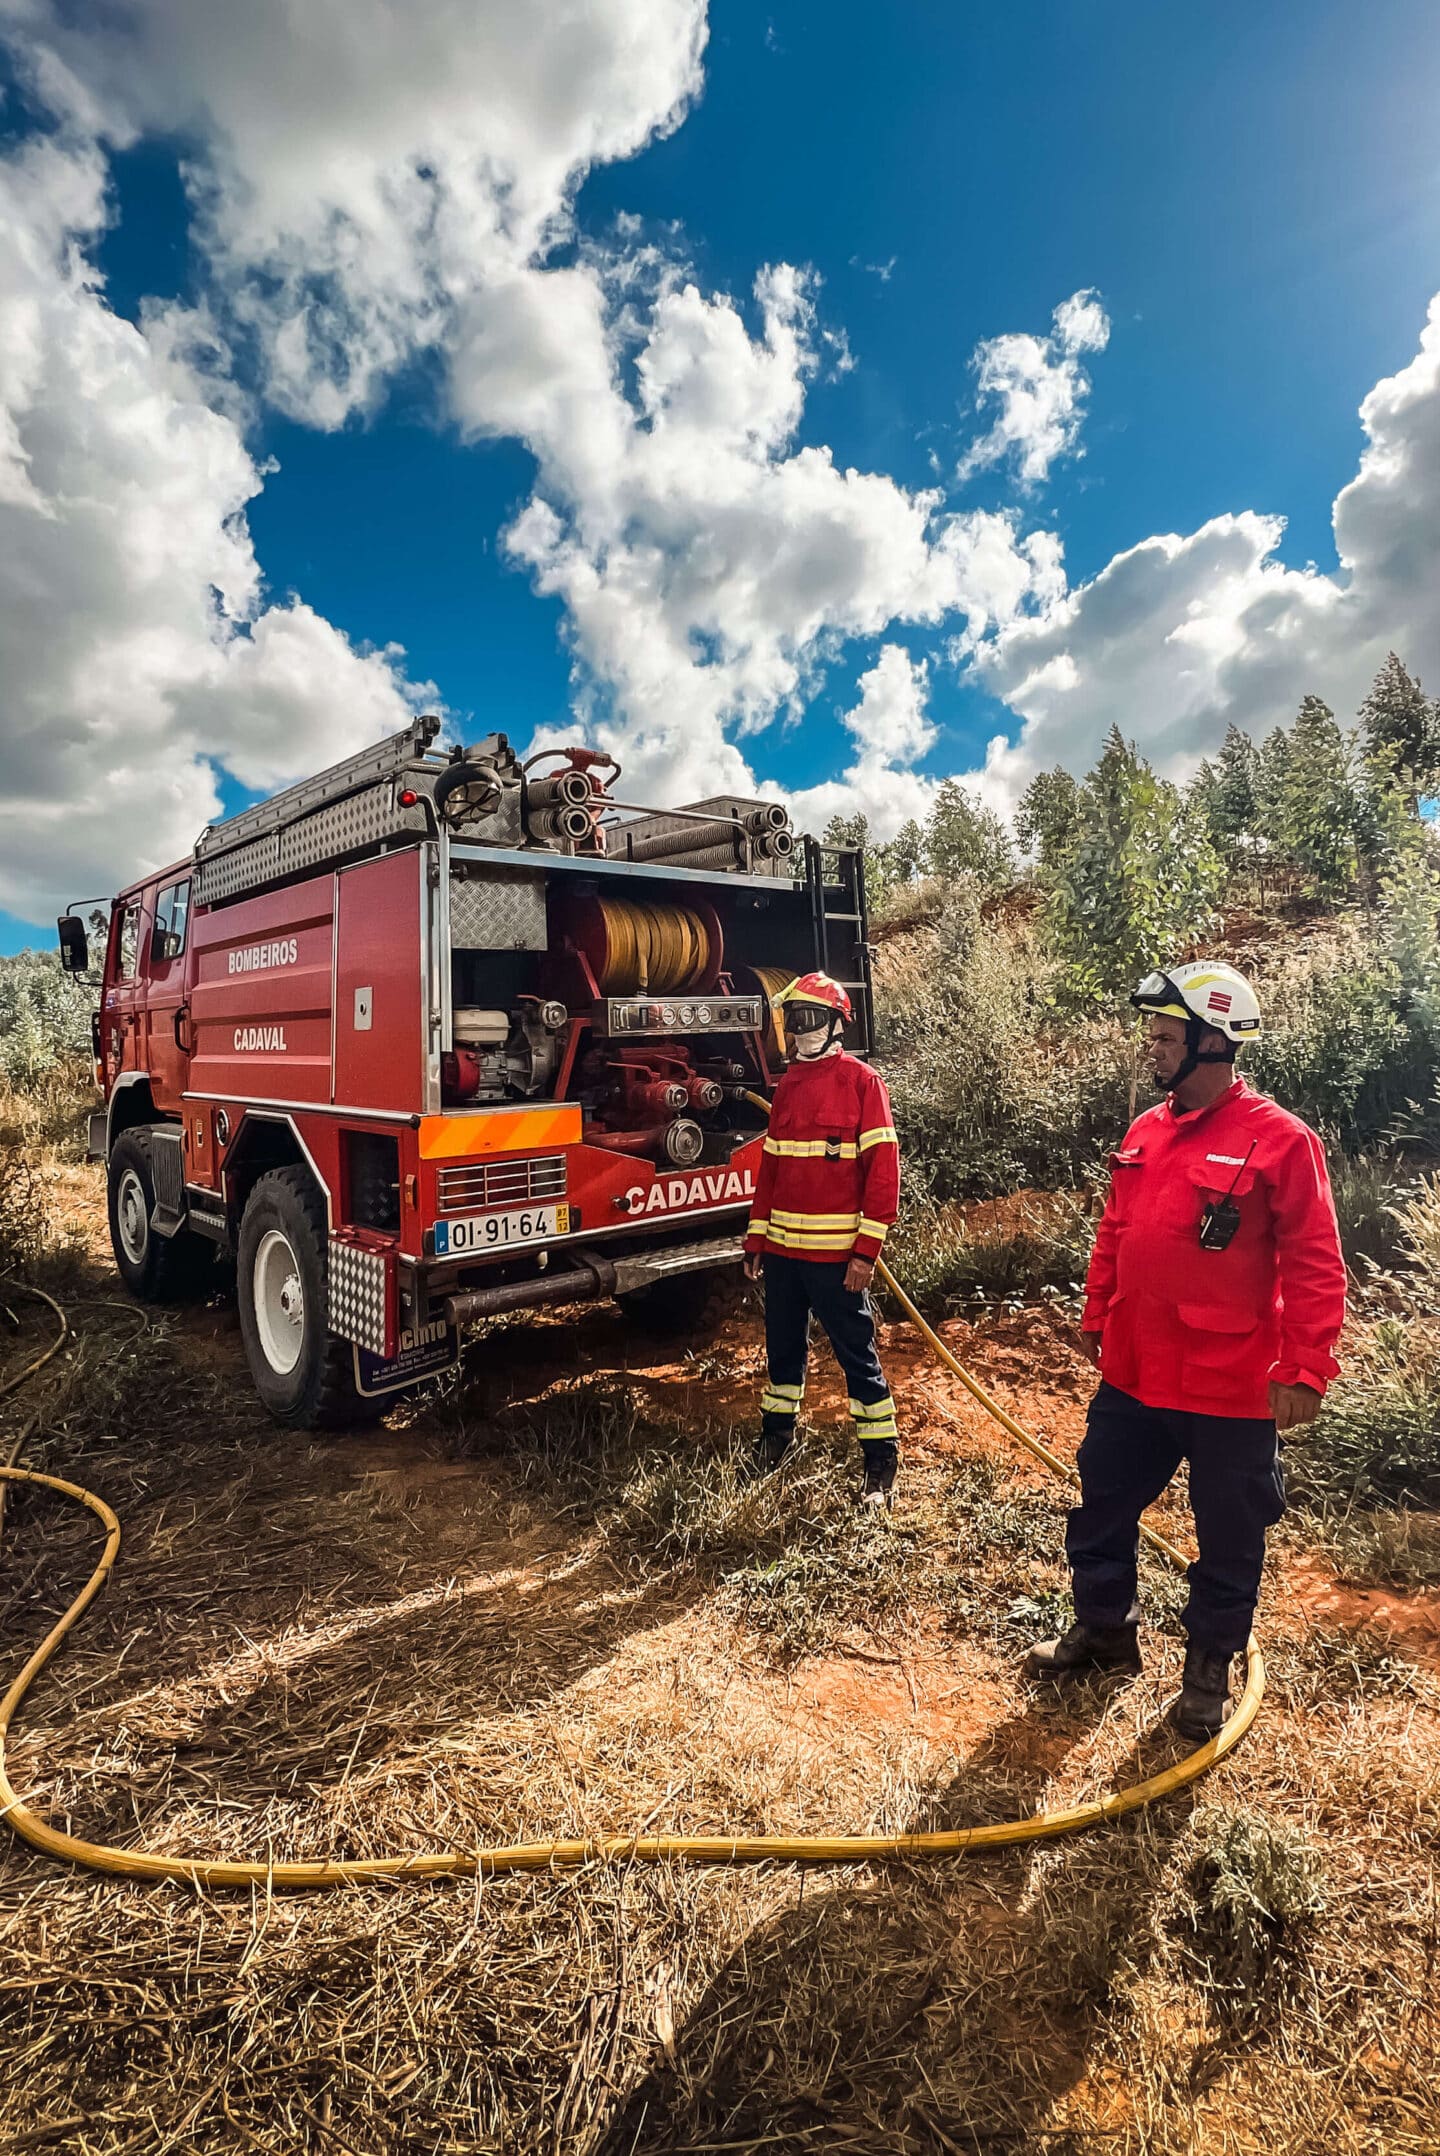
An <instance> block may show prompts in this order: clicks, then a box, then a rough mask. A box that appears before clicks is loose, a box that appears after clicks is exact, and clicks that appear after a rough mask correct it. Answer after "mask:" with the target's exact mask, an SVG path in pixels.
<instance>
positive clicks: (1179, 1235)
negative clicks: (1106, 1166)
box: [1080, 1079, 1345, 1416]
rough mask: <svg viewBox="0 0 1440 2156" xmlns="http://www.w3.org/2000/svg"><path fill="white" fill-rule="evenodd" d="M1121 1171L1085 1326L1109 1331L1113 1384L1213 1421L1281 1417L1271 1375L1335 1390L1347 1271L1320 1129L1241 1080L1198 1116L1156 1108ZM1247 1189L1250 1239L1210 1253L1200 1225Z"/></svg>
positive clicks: (1103, 1357) (1105, 1363) (1131, 1142)
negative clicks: (1273, 1410)
mask: <svg viewBox="0 0 1440 2156" xmlns="http://www.w3.org/2000/svg"><path fill="white" fill-rule="evenodd" d="M1252 1146H1253V1148H1254V1150H1253V1151H1252V1150H1251V1148H1252ZM1247 1156H1248V1160H1247ZM1110 1162H1111V1178H1110V1197H1109V1201H1108V1203H1107V1204H1106V1207H1105V1212H1104V1216H1103V1218H1102V1220H1101V1222H1100V1229H1099V1233H1098V1234H1097V1236H1096V1238H1095V1251H1094V1255H1093V1257H1092V1258H1091V1260H1090V1271H1089V1275H1088V1277H1087V1279H1086V1282H1085V1309H1084V1314H1083V1316H1082V1318H1081V1320H1080V1322H1081V1325H1082V1327H1083V1328H1084V1330H1085V1331H1086V1332H1098V1333H1100V1334H1101V1344H1100V1370H1101V1375H1102V1376H1103V1377H1105V1378H1106V1379H1107V1380H1108V1381H1109V1383H1110V1384H1112V1385H1115V1386H1118V1387H1119V1389H1120V1391H1121V1392H1128V1393H1130V1394H1131V1395H1132V1396H1133V1397H1134V1398H1135V1399H1137V1400H1142V1401H1143V1402H1144V1403H1145V1405H1146V1406H1147V1407H1168V1408H1190V1409H1193V1410H1195V1411H1196V1412H1197V1413H1200V1414H1209V1415H1255V1416H1268V1414H1269V1412H1270V1408H1269V1403H1268V1399H1267V1387H1268V1386H1269V1384H1270V1382H1271V1381H1272V1380H1274V1381H1275V1382H1277V1383H1279V1384H1282V1385H1297V1384H1298V1385H1313V1386H1314V1388H1315V1390H1316V1391H1317V1392H1322V1393H1323V1392H1324V1390H1325V1386H1326V1383H1327V1381H1328V1380H1329V1379H1330V1378H1332V1377H1334V1376H1335V1374H1336V1372H1337V1371H1338V1369H1339V1367H1340V1366H1339V1364H1338V1363H1337V1362H1336V1360H1335V1356H1334V1352H1333V1350H1334V1347H1335V1342H1336V1340H1337V1339H1338V1338H1339V1335H1340V1328H1341V1326H1342V1324H1343V1323H1344V1321H1345V1261H1344V1259H1343V1258H1342V1257H1341V1255H1340V1235H1339V1230H1338V1229H1337V1227H1336V1225H1335V1205H1334V1201H1333V1199H1332V1198H1331V1196H1330V1178H1329V1175H1328V1174H1327V1172H1326V1168H1325V1155H1324V1152H1323V1150H1322V1148H1321V1145H1320V1140H1319V1139H1318V1138H1317V1137H1316V1135H1315V1133H1314V1131H1312V1130H1310V1129H1309V1128H1308V1127H1307V1126H1306V1125H1305V1124H1304V1123H1302V1122H1301V1121H1300V1119H1299V1117H1298V1116H1293V1115H1290V1114H1288V1113H1287V1112H1286V1110H1285V1109H1283V1108H1279V1107H1277V1106H1276V1104H1275V1102H1274V1101H1273V1100H1266V1099H1265V1098H1264V1096H1263V1095H1262V1094H1259V1093H1255V1092H1253V1091H1252V1090H1251V1088H1250V1087H1249V1086H1248V1085H1246V1083H1245V1081H1244V1080H1243V1079H1237V1080H1236V1082H1235V1084H1234V1085H1232V1086H1231V1087H1230V1090H1229V1091H1228V1092H1227V1093H1222V1094H1221V1096H1220V1098H1219V1099H1218V1100H1216V1101H1212V1102H1211V1104H1210V1106H1209V1107H1208V1108H1198V1109H1194V1110H1192V1111H1191V1113H1190V1114H1188V1115H1177V1114H1176V1112H1175V1108H1174V1104H1173V1102H1171V1101H1164V1102H1162V1103H1161V1105H1160V1106H1159V1107H1158V1108H1151V1109H1150V1110H1149V1111H1148V1112H1147V1113H1146V1114H1145V1115H1142V1116H1140V1117H1139V1118H1138V1119H1137V1120H1136V1121H1135V1122H1134V1123H1132V1124H1131V1126H1130V1129H1129V1131H1128V1132H1127V1133H1126V1137H1125V1143H1124V1145H1122V1146H1121V1148H1120V1150H1119V1152H1118V1153H1112V1154H1111V1156H1110ZM1242 1162H1245V1163H1246V1164H1245V1165H1244V1166H1242V1165H1241V1163H1242ZM1232 1182H1233V1183H1234V1193H1233V1202H1234V1203H1235V1205H1236V1206H1237V1207H1238V1208H1239V1213H1240V1226H1239V1228H1238V1230H1237V1231H1236V1234H1235V1238H1234V1240H1233V1242H1231V1244H1230V1245H1229V1248H1228V1249H1226V1250H1202V1249H1201V1247H1200V1242H1199V1230H1200V1216H1201V1214H1202V1212H1203V1211H1204V1208H1205V1205H1206V1203H1207V1202H1208V1201H1209V1200H1211V1199H1221V1198H1223V1197H1224V1196H1225V1193H1226V1192H1227V1191H1228V1190H1229V1189H1230V1186H1231V1183H1232Z"/></svg>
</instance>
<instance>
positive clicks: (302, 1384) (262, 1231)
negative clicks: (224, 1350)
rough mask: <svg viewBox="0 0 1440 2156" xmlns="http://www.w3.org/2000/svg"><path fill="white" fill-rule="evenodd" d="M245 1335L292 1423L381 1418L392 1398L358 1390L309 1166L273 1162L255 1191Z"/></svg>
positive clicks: (247, 1225) (239, 1272)
mask: <svg viewBox="0 0 1440 2156" xmlns="http://www.w3.org/2000/svg"><path fill="white" fill-rule="evenodd" d="M235 1273H236V1286H237V1288H238V1291H239V1304H240V1335H241V1338H242V1339H243V1340H244V1342H245V1358H246V1361H247V1362H248V1363H249V1365H250V1375H251V1377H252V1378H253V1379H254V1381H255V1390H256V1391H257V1392H258V1393H259V1395H260V1398H261V1401H262V1402H263V1404H264V1406H265V1408H266V1411H267V1412H268V1413H269V1414H270V1415H272V1416H273V1417H274V1419H275V1421H276V1422H279V1423H284V1424H286V1425H287V1426H288V1427H289V1428H291V1429H297V1430H318V1429H335V1428H338V1427H341V1426H343V1425H345V1424H347V1423H350V1424H353V1423H362V1422H373V1421H374V1420H375V1418H376V1417H377V1416H378V1415H379V1414H380V1413H381V1412H382V1410H383V1407H384V1402H383V1401H378V1402H377V1401H372V1400H366V1399H364V1398H362V1397H361V1395H360V1394H359V1392H357V1390H356V1388H355V1375H354V1357H353V1354H352V1350H351V1346H350V1342H349V1341H348V1340H342V1339H341V1338H340V1336H339V1335H338V1334H337V1333H332V1332H331V1331H330V1330H329V1329H328V1320H329V1277H328V1275H329V1233H328V1230H327V1227H326V1222H325V1207H324V1204H323V1202H322V1200H321V1197H320V1193H319V1192H318V1191H317V1189H316V1188H315V1185H314V1183H313V1181H312V1180H311V1178H310V1176H309V1175H308V1174H307V1173H306V1171H305V1169H303V1168H274V1169H272V1170H271V1172H270V1174H269V1175H262V1176H261V1178H260V1180H259V1182H258V1183H257V1184H256V1185H255V1188H254V1189H253V1190H252V1191H251V1193H250V1197H249V1202H248V1203H247V1205H246V1207H245V1213H244V1217H243V1219H242V1220H241V1222H240V1240H239V1249H238V1252H237V1256H236V1266H235Z"/></svg>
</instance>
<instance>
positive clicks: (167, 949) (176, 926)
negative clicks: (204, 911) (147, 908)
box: [150, 880, 190, 965]
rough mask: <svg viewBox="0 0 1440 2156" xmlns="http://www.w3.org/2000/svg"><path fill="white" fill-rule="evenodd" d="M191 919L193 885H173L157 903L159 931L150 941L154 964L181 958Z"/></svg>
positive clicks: (170, 885) (167, 887)
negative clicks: (186, 929)
mask: <svg viewBox="0 0 1440 2156" xmlns="http://www.w3.org/2000/svg"><path fill="white" fill-rule="evenodd" d="M189 917H190V885H189V882H188V880H187V881H186V882H184V883H172V884H169V885H167V886H166V888H165V889H164V890H163V891H162V892H161V893H160V896H159V898H158V899H157V900H156V903H155V931H154V934H153V936H152V937H151V939H150V962H151V964H152V965H161V964H164V963H165V962H166V961H168V960H169V959H172V958H178V957H179V956H180V954H181V952H182V951H183V950H184V948H185V928H186V924H187V922H188V920H189Z"/></svg>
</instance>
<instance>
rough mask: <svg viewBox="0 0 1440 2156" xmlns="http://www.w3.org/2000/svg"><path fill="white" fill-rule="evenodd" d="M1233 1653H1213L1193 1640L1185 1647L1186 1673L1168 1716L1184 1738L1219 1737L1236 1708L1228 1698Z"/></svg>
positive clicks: (1233, 1658) (1233, 1659)
mask: <svg viewBox="0 0 1440 2156" xmlns="http://www.w3.org/2000/svg"><path fill="white" fill-rule="evenodd" d="M1234 1661H1235V1657H1234V1655H1233V1654H1216V1653H1215V1652H1214V1651H1213V1650H1212V1649H1211V1648H1209V1647H1197V1646H1195V1645H1194V1644H1193V1643H1192V1644H1191V1645H1190V1646H1188V1647H1187V1648H1186V1649H1185V1675H1184V1677H1183V1678H1182V1679H1181V1683H1180V1697H1179V1698H1178V1699H1177V1700H1176V1702H1175V1704H1174V1706H1173V1707H1172V1708H1171V1709H1170V1719H1171V1721H1172V1722H1173V1723H1174V1724H1175V1727H1176V1728H1177V1729H1178V1730H1179V1732H1180V1734H1181V1735H1182V1736H1183V1737H1194V1738H1196V1739H1197V1740H1203V1739H1204V1738H1206V1737H1218V1736H1219V1734H1220V1732H1221V1730H1222V1729H1223V1728H1224V1727H1225V1724H1226V1723H1227V1722H1228V1721H1229V1719H1230V1717H1231V1715H1232V1714H1233V1713H1234V1712H1235V1708H1234V1706H1233V1704H1232V1702H1231V1698H1230V1671H1231V1667H1232V1665H1233V1664H1234Z"/></svg>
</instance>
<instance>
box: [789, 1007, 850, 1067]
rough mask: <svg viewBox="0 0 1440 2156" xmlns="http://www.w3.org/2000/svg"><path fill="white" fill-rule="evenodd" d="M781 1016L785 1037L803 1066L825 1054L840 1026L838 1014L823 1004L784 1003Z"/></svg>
mask: <svg viewBox="0 0 1440 2156" xmlns="http://www.w3.org/2000/svg"><path fill="white" fill-rule="evenodd" d="M783 1016H784V1019H785V1034H786V1038H787V1040H789V1041H790V1042H791V1043H792V1044H793V1050H794V1053H795V1054H796V1055H797V1056H798V1057H799V1058H800V1060H801V1061H802V1062H804V1063H808V1062H810V1061H811V1060H812V1059H813V1058H814V1057H815V1056H819V1055H823V1054H824V1053H825V1050H826V1049H827V1048H828V1047H829V1046H830V1042H831V1038H832V1036H833V1034H834V1033H835V1032H836V1031H837V1030H838V1028H839V1025H840V1014H839V1012H838V1011H832V1010H831V1009H830V1007H829V1005H828V1004H825V1003H787V1004H785V1005H784V1006H783Z"/></svg>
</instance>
